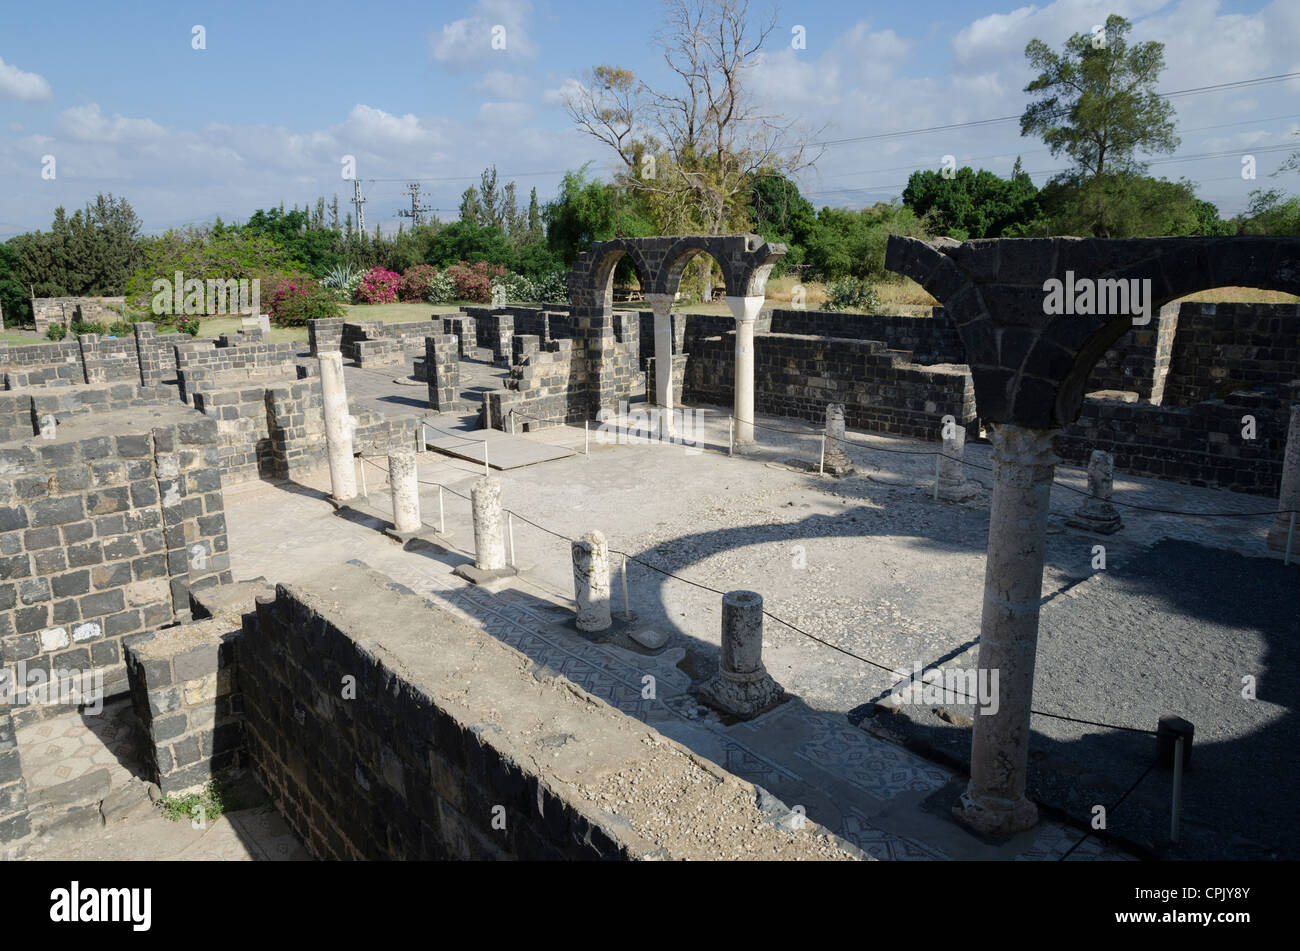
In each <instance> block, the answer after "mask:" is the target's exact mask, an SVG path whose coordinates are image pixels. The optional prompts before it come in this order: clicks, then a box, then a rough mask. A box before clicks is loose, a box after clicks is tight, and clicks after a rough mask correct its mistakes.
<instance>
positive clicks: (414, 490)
mask: <svg viewBox="0 0 1300 951" xmlns="http://www.w3.org/2000/svg"><path fill="white" fill-rule="evenodd" d="M388 487H389V489H390V491H391V493H392V496H393V530H394V531H398V532H401V533H403V534H408V533H410V532H418V531H419V530H420V486H419V482H418V481H417V478H416V468H415V450H414V449H410V448H405V449H394V450H393V451H392V452H390V453H389V454H388Z"/></svg>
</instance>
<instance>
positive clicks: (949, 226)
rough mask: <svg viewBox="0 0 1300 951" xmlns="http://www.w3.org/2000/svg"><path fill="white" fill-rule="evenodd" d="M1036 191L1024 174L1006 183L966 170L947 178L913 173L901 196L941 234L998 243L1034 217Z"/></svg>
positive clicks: (999, 179) (1007, 180)
mask: <svg viewBox="0 0 1300 951" xmlns="http://www.w3.org/2000/svg"><path fill="white" fill-rule="evenodd" d="M1037 198H1038V189H1037V188H1035V187H1034V184H1033V182H1031V181H1030V180H1029V176H1028V175H1025V174H1024V173H1023V172H1021V173H1017V172H1015V171H1013V172H1012V177H1011V178H1010V179H1005V178H1001V177H999V176H997V175H995V174H993V173H992V172H990V171H987V170H985V169H980V170H979V171H978V172H976V171H974V170H973V169H971V168H970V167H963V168H959V169H957V171H956V172H955V173H954V174H953V175H952V177H951V178H949V177H946V176H944V175H943V174H942V173H941V172H935V171H931V170H928V169H927V170H925V171H919V172H913V173H912V175H911V177H910V178H909V179H908V180H907V188H906V189H904V191H903V204H905V205H906V206H907V207H909V208H911V209H912V211H913V212H915V213H916V214H917V215H918V216H919V217H922V218H924V217H926V216H927V215H929V216H931V217H932V218H933V226H934V228H935V229H937V231H938V232H939V233H941V234H945V235H947V236H948V237H950V238H956V239H957V240H959V241H964V240H966V239H967V238H1000V237H1004V236H1005V235H1006V233H1007V231H1008V230H1009V229H1012V228H1015V227H1018V226H1020V225H1023V224H1024V223H1026V222H1029V221H1033V220H1034V219H1036V218H1037V217H1038V214H1039V209H1038V201H1037Z"/></svg>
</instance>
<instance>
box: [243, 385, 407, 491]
mask: <svg viewBox="0 0 1300 951" xmlns="http://www.w3.org/2000/svg"><path fill="white" fill-rule="evenodd" d="M265 399H266V408H265V418H266V420H267V433H266V440H267V448H268V449H269V456H267V457H266V459H265V461H263V459H262V452H261V451H260V450H259V453H258V468H259V470H260V471H259V472H258V473H257V474H258V475H259V476H260V477H261V478H271V479H297V478H299V477H301V476H302V475H304V474H305V473H307V472H308V471H309V470H311V469H313V468H316V467H318V466H322V465H325V464H326V462H327V461H328V452H327V447H326V442H325V417H324V399H323V397H322V395H321V385H320V377H319V376H315V377H309V378H306V379H302V380H299V381H297V382H295V383H288V384H277V385H275V386H271V387H269V388H267V389H266V391H265ZM353 416H354V418H355V419H356V421H357V424H356V428H355V429H354V430H353V434H352V445H353V449H354V450H355V451H356V452H364V453H365V454H366V455H375V454H384V453H387V452H388V451H389V450H390V449H396V448H399V447H403V446H414V445H415V433H416V427H417V426H418V420H417V418H416V417H414V416H403V417H398V418H392V417H385V416H380V415H379V414H378V413H370V412H361V413H353ZM258 438H259V439H260V438H261V437H260V435H259V437H258ZM252 477H253V470H252V469H251V468H249V467H248V466H247V463H246V464H245V467H244V468H242V469H232V470H231V475H230V478H232V479H234V480H236V481H238V480H240V479H246V478H252Z"/></svg>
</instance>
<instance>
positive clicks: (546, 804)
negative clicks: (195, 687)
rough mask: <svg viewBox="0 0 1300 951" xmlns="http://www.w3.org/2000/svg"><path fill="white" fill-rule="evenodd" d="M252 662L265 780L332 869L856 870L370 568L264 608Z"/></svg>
mask: <svg viewBox="0 0 1300 951" xmlns="http://www.w3.org/2000/svg"><path fill="white" fill-rule="evenodd" d="M344 592H346V596H343V593H344ZM238 654H239V659H238V664H239V689H240V693H241V695H242V701H243V706H244V710H245V720H244V727H245V737H246V740H247V743H248V748H249V754H250V757H251V759H252V762H253V765H254V768H255V772H256V775H257V777H258V779H259V780H260V781H261V782H262V783H263V785H264V786H265V787H266V788H267V789H268V791H269V792H270V793H271V795H272V797H273V798H274V800H275V802H276V805H277V806H278V807H279V809H280V811H281V812H282V813H283V814H284V816H285V817H286V819H287V820H288V822H289V824H290V826H292V828H293V829H294V831H295V832H296V833H297V834H298V836H299V837H300V838H301V839H302V841H303V842H304V844H305V845H306V846H307V849H308V850H309V851H310V852H311V853H312V854H314V855H316V856H317V857H320V858H333V859H552V860H566V859H567V860H574V859H641V858H659V859H673V858H702V859H707V858H739V857H755V856H763V857H767V858H840V859H853V858H859V857H862V853H861V852H859V851H858V850H856V849H853V848H852V847H851V846H847V845H846V844H844V843H842V842H841V841H840V840H838V839H834V838H829V839H828V838H824V837H825V836H826V831H825V830H824V829H821V828H819V827H817V826H816V825H815V824H813V823H812V822H809V823H808V824H807V826H805V827H804V828H803V829H802V830H800V831H787V830H786V829H785V828H782V827H781V826H780V825H779V823H780V822H782V821H783V820H788V819H789V816H790V815H791V813H790V810H788V809H786V808H785V807H783V806H781V805H780V804H779V803H776V802H774V801H773V800H772V799H771V797H766V796H762V797H761V794H760V792H759V791H758V790H757V789H756V788H755V787H754V786H753V785H751V784H750V783H747V782H744V781H742V780H740V779H738V778H736V777H735V776H733V775H731V774H729V773H727V772H726V771H724V770H722V769H721V768H720V767H718V766H716V765H714V764H712V763H709V762H708V761H705V760H702V759H701V758H699V757H697V756H696V755H695V754H693V753H691V752H690V751H689V750H687V749H685V748H684V747H682V746H680V745H679V744H677V743H675V742H674V741H672V740H669V739H667V738H665V737H663V736H662V735H660V734H658V733H657V732H656V731H655V730H654V729H653V728H651V727H648V726H646V725H645V724H643V723H641V722H639V721H636V720H633V719H631V718H630V717H628V716H626V715H625V714H623V713H622V712H620V711H618V710H616V709H614V708H613V707H610V706H608V705H607V704H605V703H604V702H603V701H601V700H599V699H597V698H595V697H592V696H591V695H589V694H587V693H586V692H585V691H583V690H581V689H580V688H578V687H576V686H575V685H573V684H572V683H570V682H568V681H566V680H564V679H563V678H562V677H560V676H559V675H556V674H554V673H551V672H544V671H541V670H539V669H537V668H536V667H535V666H534V665H533V663H532V662H531V661H530V660H529V659H528V658H527V657H525V656H523V655H522V654H520V653H519V652H518V651H516V650H514V649H513V648H511V647H509V646H507V645H505V644H502V643H501V642H500V641H498V640H496V639H495V638H494V637H492V636H491V635H490V634H488V633H486V632H484V631H482V630H479V629H478V628H476V627H474V626H472V625H470V624H468V623H466V622H465V621H463V620H461V619H459V618H457V617H455V616H454V615H452V614H450V613H449V612H447V611H445V610H443V609H441V608H439V607H437V606H435V605H433V604H431V603H429V602H426V601H424V600H423V599H422V598H420V597H418V596H417V595H416V594H415V593H414V592H412V591H410V590H409V589H406V588H403V587H402V586H401V585H398V584H395V583H393V582H392V581H390V580H389V579H387V578H386V577H385V576H383V575H380V574H379V573H377V572H373V571H370V570H368V569H366V568H365V567H364V566H361V565H359V564H356V563H353V564H349V565H345V566H342V568H337V567H335V568H331V569H330V570H329V571H328V572H323V573H321V574H320V575H318V576H317V577H315V578H310V579H308V580H306V581H304V582H302V583H301V584H293V585H284V584H282V585H280V586H278V588H277V589H276V594H275V597H274V599H271V598H259V599H258V603H257V626H256V629H255V630H251V631H249V633H247V634H246V635H245V636H244V637H243V639H242V642H241V644H240V646H239V649H238ZM539 724H540V725H541V728H540V729H539V726H538V725H539ZM632 776H642V777H644V776H649V777H652V783H653V785H654V787H655V788H656V790H657V792H654V793H651V792H647V791H646V787H647V786H649V785H651V783H646V785H644V786H642V787H641V791H635V790H636V787H628V786H626V785H625V784H626V780H627V779H628V778H630V777H632ZM627 788H632V789H633V790H634V791H633V792H630V793H629V792H625V791H621V790H625V789H627ZM615 790H620V792H618V794H617V800H619V801H621V802H619V803H618V804H617V805H616V804H615V802H616V800H615V797H614V796H613V795H611V793H613V792H614V791H615ZM760 797H761V799H762V801H763V802H764V804H765V807H760V805H759V802H760ZM612 810H617V812H615V811H612ZM668 814H674V815H678V814H680V815H689V816H690V821H689V822H688V823H671V822H665V821H663V818H664V816H666V815H668ZM737 827H739V828H742V829H744V830H745V831H744V834H743V836H741V837H740V838H741V839H743V846H744V848H745V851H744V852H743V854H729V853H727V852H724V851H722V849H723V848H724V847H723V846H713V845H708V844H705V843H708V842H709V841H710V840H713V841H715V842H721V841H724V840H727V839H733V838H735V837H734V836H733V835H732V833H733V832H734V830H735V829H736V828H737Z"/></svg>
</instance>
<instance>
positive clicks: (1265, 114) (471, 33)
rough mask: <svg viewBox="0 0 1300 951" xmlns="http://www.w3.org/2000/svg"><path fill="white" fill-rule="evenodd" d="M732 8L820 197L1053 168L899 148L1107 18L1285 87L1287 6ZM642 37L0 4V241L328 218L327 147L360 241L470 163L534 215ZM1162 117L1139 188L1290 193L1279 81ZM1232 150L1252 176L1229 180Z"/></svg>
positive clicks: (1289, 53)
mask: <svg viewBox="0 0 1300 951" xmlns="http://www.w3.org/2000/svg"><path fill="white" fill-rule="evenodd" d="M751 10H752V11H753V12H754V13H755V14H756V15H759V14H762V13H768V12H775V15H776V22H777V26H776V28H775V29H774V30H773V32H772V34H771V36H770V38H769V41H768V44H767V46H766V48H765V49H764V51H763V54H762V58H761V61H760V62H759V63H758V64H757V65H756V66H755V68H754V69H753V70H752V72H751V73H750V82H751V88H752V91H753V94H754V96H755V97H756V99H757V101H759V102H760V103H761V104H762V105H763V106H764V107H765V108H766V109H767V110H768V111H770V112H773V113H777V114H780V115H783V116H786V117H788V118H791V119H797V120H799V121H800V123H801V124H803V125H805V126H806V127H807V128H808V129H811V130H816V131H817V134H816V135H815V136H814V141H817V142H827V143H829V144H827V145H826V146H825V147H824V148H823V149H818V150H815V151H820V157H819V158H818V160H817V162H816V163H815V165H814V166H813V167H811V168H809V169H806V170H804V171H803V172H801V173H800V174H799V176H798V178H797V180H798V182H799V185H800V188H801V190H802V191H803V192H804V193H805V194H806V195H807V196H808V197H809V198H810V199H811V200H812V201H813V203H814V204H815V205H817V206H818V207H822V206H823V205H830V206H833V207H854V208H857V207H863V206H866V205H870V204H872V203H874V202H876V201H880V200H889V199H891V198H897V197H898V196H900V195H901V193H902V190H903V188H904V186H905V185H906V182H907V178H908V175H909V174H910V173H911V172H912V171H914V170H916V169H918V168H935V169H937V168H939V167H940V166H941V164H942V163H943V161H944V156H948V155H951V156H953V157H954V159H955V161H956V164H957V165H959V166H961V165H972V166H974V167H976V168H981V167H982V168H988V169H990V170H991V171H994V172H997V173H998V174H1000V175H1007V174H1008V173H1009V172H1010V170H1011V167H1012V164H1013V163H1014V161H1015V159H1016V157H1017V156H1022V157H1023V165H1024V168H1025V169H1026V170H1027V171H1029V172H1030V173H1031V174H1032V176H1033V179H1034V181H1035V182H1036V183H1037V184H1040V185H1041V184H1043V183H1044V182H1045V181H1046V180H1047V179H1048V178H1049V177H1050V176H1051V175H1052V174H1053V173H1054V172H1055V171H1057V170H1059V169H1061V168H1063V167H1064V166H1065V165H1066V161H1065V159H1064V157H1060V158H1054V157H1053V156H1051V154H1050V153H1049V152H1048V151H1047V150H1046V148H1045V147H1044V146H1043V145H1042V144H1041V142H1039V141H1038V140H1037V139H1033V138H1022V137H1021V136H1020V135H1019V123H1018V122H1017V121H1016V120H1015V119H1014V118H1012V119H1010V120H1009V121H1000V122H992V123H987V124H984V125H979V126H975V127H967V128H961V129H948V130H941V131H936V132H922V133H920V134H908V135H898V134H897V133H900V132H912V130H923V129H931V128H933V127H935V126H945V125H952V124H957V123H965V122H972V121H976V120H983V119H1001V118H1003V117H1016V116H1019V114H1020V113H1021V112H1022V111H1023V110H1024V107H1025V105H1026V103H1027V102H1028V100H1029V97H1028V96H1027V94H1026V93H1024V91H1023V90H1024V87H1025V85H1026V84H1027V83H1028V82H1029V81H1030V80H1031V79H1032V78H1033V73H1032V71H1031V70H1030V68H1029V67H1028V65H1027V63H1026V60H1025V57H1024V48H1025V44H1026V43H1027V42H1028V41H1029V40H1030V39H1031V38H1034V37H1038V38H1039V39H1042V40H1043V41H1044V42H1046V43H1047V44H1048V45H1049V46H1051V47H1052V48H1053V49H1058V50H1059V49H1060V48H1061V46H1062V44H1063V43H1064V41H1065V39H1066V38H1067V37H1068V36H1069V35H1070V34H1072V33H1076V32H1081V33H1089V32H1090V31H1091V30H1092V28H1093V26H1094V25H1095V24H1099V23H1102V22H1104V21H1105V18H1106V15H1107V14H1109V13H1118V14H1120V15H1123V16H1125V17H1127V18H1128V19H1130V20H1131V21H1132V22H1133V32H1132V33H1131V34H1130V41H1131V42H1143V41H1146V40H1158V41H1160V42H1162V43H1164V44H1165V61H1166V68H1165V70H1164V72H1163V74H1162V76H1161V79H1160V82H1159V84H1158V87H1159V89H1160V91H1162V92H1180V91H1183V90H1190V89H1195V88H1199V87H1204V86H1210V85H1217V84H1222V83H1234V82H1240V81H1242V80H1252V79H1257V78H1263V77H1270V76H1277V75H1281V74H1286V73H1293V72H1300V44H1297V43H1296V39H1297V37H1300V0H1273V2H1271V3H1266V2H1259V0H1255V2H1251V0H1241V2H1234V0H1222V2H1215V0H1175V2H1165V0H1105V2H1089V0H1057V2H1054V3H1046V4H1029V5H1021V6H1018V5H1015V4H1014V3H1006V4H999V3H993V2H988V0H975V2H960V0H926V2H925V3H924V4H919V3H915V2H913V3H899V2H897V0H890V2H887V3H884V2H861V0H858V2H823V0H784V2H783V3H781V4H780V5H775V6H774V5H772V4H770V3H768V2H766V0H751ZM661 23H662V7H661V6H660V5H659V4H657V3H656V2H654V0H643V2H638V3H620V2H603V3H594V2H566V0H470V2H450V3H444V2H429V0H425V2H420V3H402V2H391V3H390V2H382V0H377V2H372V3H369V4H360V5H359V4H355V3H344V2H335V0H313V2H309V3H298V2H280V0H264V2H259V3H245V2H241V0H222V2H220V3H189V2H183V0H182V2H177V0H166V2H158V3H155V2H132V0H124V2H122V3H115V4H105V3H103V2H99V0H97V2H93V3H91V2H77V3H58V2H46V3H40V4H35V3H31V4H21V5H20V4H17V3H12V4H8V5H7V8H6V10H5V12H4V15H3V18H0V176H2V179H0V180H3V182H4V186H3V188H2V189H0V240H3V239H5V238H7V237H11V236H12V235H14V234H18V233H21V232H24V231H28V230H32V229H37V228H48V227H49V224H50V219H51V217H52V213H53V210H54V208H55V207H57V206H58V205H63V206H65V207H66V208H68V209H69V211H71V210H73V209H75V208H78V207H81V206H82V205H84V204H85V203H86V202H87V201H89V200H91V199H93V198H94V196H95V195H96V194H97V193H99V192H106V193H107V192H111V193H113V194H115V195H119V196H125V197H126V198H128V199H129V200H130V202H131V204H132V206H133V207H134V208H135V209H136V212H137V213H138V214H139V215H140V216H141V218H142V219H143V221H144V228H145V230H146V231H147V232H159V231H162V230H165V229H167V228H170V227H181V226H184V225H186V224H191V223H193V224H201V223H204V222H208V221H211V220H213V219H214V218H215V217H216V216H218V215H220V216H221V217H222V218H223V219H224V220H226V221H228V222H229V221H242V220H246V219H247V218H248V216H249V215H250V214H251V213H252V212H253V210H255V209H257V208H264V207H271V206H275V205H279V204H280V203H281V202H283V203H284V204H285V205H286V207H290V206H292V205H294V204H299V205H304V204H307V203H314V201H315V199H316V197H317V196H319V195H324V196H325V197H326V199H327V200H328V199H329V198H330V197H332V196H333V195H335V194H337V195H338V197H339V201H340V204H341V209H342V210H348V209H350V208H351V205H350V204H347V203H348V202H350V200H351V198H352V194H353V186H352V182H351V181H350V180H345V179H344V177H343V176H344V166H343V157H344V156H354V157H355V160H356V172H355V175H356V177H357V178H358V179H361V180H362V192H363V194H364V195H365V197H366V205H365V215H366V223H367V226H368V227H369V228H370V229H371V230H373V229H374V226H375V224H376V223H379V224H380V225H381V227H382V228H383V230H384V231H385V233H388V232H390V231H395V230H396V229H397V224H398V222H399V221H400V220H401V219H400V218H399V217H398V215H397V212H398V210H399V209H402V208H409V207H410V199H409V196H408V195H407V193H406V191H405V184H404V183H405V182H406V181H410V180H419V181H420V182H421V187H422V202H424V203H425V204H427V205H429V206H431V207H432V208H433V209H434V213H435V214H437V215H438V216H439V217H441V218H443V219H444V220H447V219H450V218H454V217H455V216H456V208H457V206H458V205H459V201H460V195H461V193H462V192H463V191H464V189H465V188H466V187H467V186H468V185H470V184H472V183H474V182H475V181H477V178H478V174H479V172H480V171H481V170H482V169H483V168H484V167H486V166H488V165H495V166H496V168H497V170H498V173H499V177H500V181H501V182H503V183H504V182H505V181H508V180H512V179H513V180H515V181H516V182H517V183H518V190H519V194H520V196H521V201H526V200H527V196H528V193H529V190H530V189H531V188H534V187H535V188H536V189H537V192H538V196H539V198H540V200H541V201H543V202H545V201H547V200H549V199H550V198H552V197H553V196H554V194H555V191H556V188H557V186H558V183H559V180H560V177H561V175H562V174H563V172H564V170H566V169H576V168H578V167H579V166H581V165H583V164H584V163H585V162H588V161H590V162H592V165H591V171H592V172H594V173H596V174H597V175H600V176H602V177H608V175H609V174H610V172H612V171H613V169H614V168H615V156H614V154H613V152H612V151H611V150H610V149H609V148H608V147H607V146H605V145H603V144H602V143H600V142H597V141H596V140H595V139H593V138H591V137H590V136H587V135H585V134H584V133H582V132H580V131H579V130H577V129H576V128H574V125H573V123H572V121H571V120H570V118H569V116H568V115H567V113H566V112H565V109H564V106H563V101H564V95H565V91H566V90H567V89H571V88H572V87H573V84H575V83H580V82H582V81H583V78H584V76H585V75H586V73H587V71H588V70H589V69H591V67H592V66H595V65H597V64H604V63H608V64H613V65H618V66H621V67H624V68H627V69H630V70H632V71H633V72H634V73H635V74H636V75H637V76H639V77H641V78H644V79H645V80H646V81H647V82H649V83H651V84H652V85H656V84H658V85H665V84H667V83H668V80H669V77H668V76H666V75H665V71H664V67H663V63H662V58H661V52H660V47H659V45H658V44H657V42H656V39H655V36H656V32H657V31H658V30H659V29H660V28H661ZM199 27H201V28H202V31H201V36H202V40H203V42H202V44H201V45H202V46H203V47H204V48H202V49H196V48H195V46H196V45H199V44H198V43H197V39H196V28H199ZM495 27H501V28H503V29H502V30H497V31H496V36H497V37H498V43H497V45H498V46H500V45H504V48H503V49H502V48H494V44H493V35H494V28H495ZM796 27H802V28H803V29H802V35H803V37H804V48H802V49H796V48H794V44H793V43H792V38H793V37H794V36H795V29H796ZM502 36H504V44H501V43H500V42H499V38H500V37H502ZM1171 102H1172V103H1173V105H1174V107H1175V109H1176V118H1177V123H1178V132H1179V135H1180V136H1181V139H1182V141H1181V144H1180V146H1179V148H1178V150H1177V152H1176V153H1175V154H1174V155H1173V156H1158V157H1156V159H1157V161H1156V162H1154V163H1153V164H1152V165H1151V169H1150V171H1151V173H1152V174H1156V175H1162V176H1165V177H1168V178H1171V179H1177V178H1182V177H1186V178H1189V179H1191V180H1192V181H1193V182H1195V183H1197V185H1198V194H1199V195H1200V197H1202V198H1205V199H1208V200H1210V201H1213V202H1215V203H1216V204H1217V205H1218V206H1219V208H1220V211H1221V212H1222V213H1223V214H1224V215H1225V216H1231V215H1232V214H1235V213H1237V212H1239V211H1241V210H1242V209H1243V208H1244V207H1245V205H1246V203H1247V196H1248V194H1249V192H1250V191H1251V190H1252V189H1255V188H1281V189H1283V190H1285V191H1289V192H1293V193H1294V192H1297V191H1300V174H1296V173H1287V174H1284V175H1283V176H1281V177H1277V178H1272V177H1270V173H1272V172H1274V171H1275V170H1276V169H1277V168H1278V166H1279V165H1281V163H1282V162H1283V161H1284V160H1285V159H1286V157H1287V155H1288V154H1289V153H1290V152H1291V151H1295V150H1296V149H1300V138H1297V133H1298V132H1300V79H1289V80H1284V81H1274V82H1267V83H1260V84H1253V85H1246V86H1238V87H1235V88H1230V89H1221V90H1211V91H1208V92H1201V93H1191V94H1185V95H1179V96H1175V97H1173V98H1172V99H1171ZM868 136H870V137H871V138H864V137H868ZM842 140H850V141H842ZM1248 154H1249V155H1254V156H1255V164H1256V175H1257V177H1256V179H1255V180H1246V179H1243V177H1242V156H1243V155H1248ZM50 156H52V157H53V162H52V163H51V162H50V160H49V158H48V157H50ZM51 168H52V171H53V175H52V176H51V175H50V170H51ZM342 210H341V212H340V213H342Z"/></svg>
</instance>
